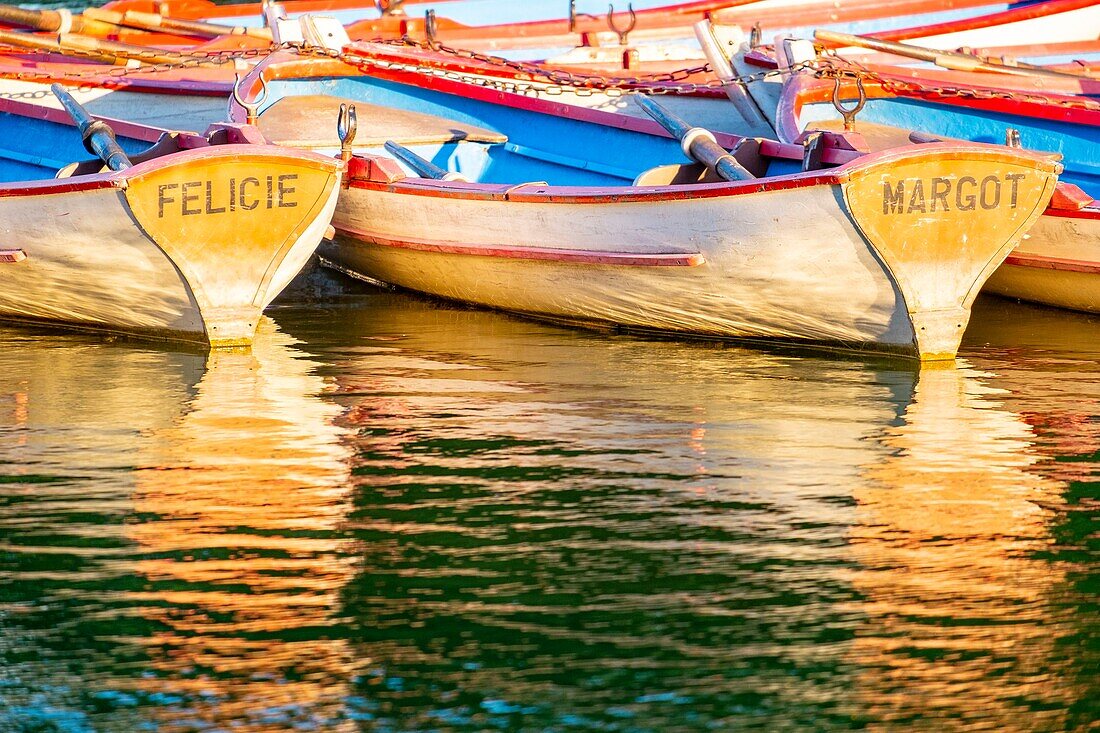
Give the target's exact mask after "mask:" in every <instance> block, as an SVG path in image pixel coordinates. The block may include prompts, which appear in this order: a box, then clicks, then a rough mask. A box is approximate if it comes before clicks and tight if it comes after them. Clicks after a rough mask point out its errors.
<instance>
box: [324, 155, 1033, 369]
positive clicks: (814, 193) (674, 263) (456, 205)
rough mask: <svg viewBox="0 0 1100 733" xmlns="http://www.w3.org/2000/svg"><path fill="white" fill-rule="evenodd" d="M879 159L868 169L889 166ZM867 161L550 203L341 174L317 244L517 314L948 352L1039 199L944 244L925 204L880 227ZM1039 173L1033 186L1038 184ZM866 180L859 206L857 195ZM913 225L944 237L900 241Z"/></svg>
mask: <svg viewBox="0 0 1100 733" xmlns="http://www.w3.org/2000/svg"><path fill="white" fill-rule="evenodd" d="M917 157H920V156H917ZM909 164H910V165H912V163H909ZM901 165H903V166H904V165H905V164H904V163H903V164H901ZM883 166H884V167H883V168H878V167H875V166H872V167H874V169H875V171H882V170H890V171H894V170H897V168H896V167H895V166H892V165H891V164H890V163H889V162H885V163H883ZM910 170H912V169H910ZM880 175H884V174H882V173H878V172H872V173H868V174H867V176H866V180H867V181H868V183H867V185H866V188H860V189H859V191H861V193H855V194H853V190H854V189H853V188H847V187H845V186H840V185H822V184H819V185H802V186H793V187H789V188H782V187H781V188H779V190H772V191H766V192H761V191H755V192H752V193H749V194H742V195H728V196H710V197H708V196H699V197H693V196H675V197H669V198H667V199H663V200H661V199H659V200H655V201H628V200H624V199H627V198H629V197H627V196H624V197H622V199H619V200H616V198H615V197H604V198H601V199H600V200H598V201H592V202H580V201H577V202H571V201H563V200H558V201H555V202H552V203H551V202H546V201H545V200H543V201H531V202H529V203H528V202H523V201H516V200H512V201H506V200H500V199H493V198H485V197H464V196H446V197H438V196H433V195H424V194H423V193H406V192H400V191H394V190H392V189H391V190H386V189H385V188H379V187H366V188H364V187H361V186H356V185H354V183H353V186H352V188H350V189H349V190H347V191H345V193H344V195H343V197H342V198H341V201H340V204H339V206H338V207H337V212H336V216H335V218H334V224H335V226H336V229H337V232H338V237H337V240H336V244H335V246H333V247H324V248H322V250H321V252H322V255H323V256H324V257H325V258H326V259H329V260H331V261H333V262H334V263H335V264H337V265H338V266H339V267H341V268H342V269H345V270H347V271H350V272H352V273H356V274H360V275H363V276H365V277H367V278H370V279H373V280H377V281H381V282H384V283H389V284H392V285H396V286H399V287H403V288H408V289H411V290H417V291H420V292H424V293H429V294H432V295H436V296H440V297H444V298H449V299H453V300H458V301H464V302H469V303H476V304H479V305H484V306H488V307H491V308H498V309H501V310H507V311H513V312H517V313H524V314H532V315H539V316H543V317H549V318H554V319H563V320H570V321H581V322H589V323H603V324H614V325H616V326H621V327H626V328H631V329H640V330H653V331H662V332H670V333H678V334H692V335H697V336H710V337H730V338H747V339H769V340H775V341H784V342H803V343H807V342H808V343H814V344H834V345H835V344H839V345H842V346H847V347H856V348H868V347H870V348H874V349H878V350H884V351H890V352H903V353H909V354H915V355H918V356H920V357H921V358H922V359H937V358H951V357H953V356H954V353H955V350H956V349H957V348H958V343H959V340H960V339H961V337H962V332H963V330H964V329H965V325H966V321H967V319H968V317H969V307H970V304H971V303H972V302H973V298H974V297H975V296H976V295H977V291H978V289H979V288H980V286H981V284H982V283H983V282H984V280H985V279H986V278H987V277H988V275H989V273H991V272H992V271H993V269H994V268H995V267H996V266H997V265H999V264H1000V262H1001V261H1002V260H1003V258H1004V257H1005V256H1006V255H1007V254H1008V252H1009V250H1010V249H1011V247H1012V245H1013V244H1014V241H1015V238H1017V237H1019V236H1020V235H1021V234H1022V233H1023V231H1026V227H1027V226H1029V225H1030V223H1031V222H1032V221H1034V218H1035V217H1036V216H1037V215H1038V209H1029V210H1028V211H1029V212H1030V213H1028V212H1025V211H1024V210H1021V211H1019V212H1017V213H1015V214H1013V215H1012V217H1011V218H1013V219H1015V223H1014V224H1009V223H1005V222H1001V223H997V224H995V225H993V226H995V227H998V228H997V229H996V230H995V231H994V230H993V229H988V230H987V229H985V224H982V225H981V226H979V228H978V229H972V230H970V236H969V239H968V237H967V236H966V235H964V236H963V237H962V240H961V242H960V243H959V244H955V243H953V242H952V241H950V240H951V236H952V234H954V235H958V232H957V231H954V232H946V231H945V230H933V229H926V228H924V227H925V226H927V227H935V226H938V224H937V223H935V222H933V221H932V219H935V217H932V219H929V220H927V221H925V222H924V223H923V224H921V225H919V228H918V229H916V230H913V232H904V231H901V232H900V233H899V234H898V236H897V237H896V242H897V244H895V243H889V242H883V241H882V237H881V236H880V235H881V232H882V231H883V227H886V229H887V230H889V228H890V227H892V226H897V224H896V223H894V224H891V223H890V222H897V221H898V220H891V219H889V218H888V217H883V216H882V215H881V214H878V213H875V210H874V207H875V206H878V207H879V208H881V206H882V204H881V203H874V201H875V199H874V197H875V196H879V195H880V194H881V183H880V182H881V180H883V179H882V178H880V177H878V176H880ZM885 175H890V174H885ZM848 185H853V186H854V185H855V184H848ZM857 188H858V187H857ZM1052 188H1053V181H1048V182H1047V183H1045V184H1041V189H1036V190H1037V191H1040V190H1041V193H1040V194H1039V195H1038V200H1042V201H1045V197H1048V196H1049V195H1050V190H1052ZM864 194H867V195H868V196H869V197H870V198H868V199H867V200H868V201H870V202H871V209H870V213H869V214H868V210H867V209H860V210H858V211H857V208H858V205H859V204H858V202H859V200H860V199H859V197H860V196H863V195H864ZM1038 200H1036V201H1033V202H1029V203H1030V204H1031V205H1032V206H1035V205H1037V203H1038ZM853 201H855V202H856V203H857V206H856V208H852V202H853ZM850 211H855V212H856V213H854V214H853V213H849V212H850ZM987 221H992V218H991V219H989V220H987ZM1006 221H1007V220H1006ZM857 222H858V223H857ZM884 222H885V223H884ZM410 231H411V232H414V233H415V238H414V237H413V236H410V234H409V232H410ZM868 232H870V234H868ZM914 232H915V233H916V234H915V235H916V236H918V237H924V236H929V237H933V238H935V237H937V235H941V236H942V238H943V239H944V240H945V241H944V242H943V243H942V245H941V244H937V245H931V246H924V245H923V244H913V243H912V240H910V239H909V238H910V235H911V234H913V233H914ZM872 240H873V241H872ZM905 241H910V244H908V245H907V244H901V243H902V242H905ZM916 241H919V239H918V240H916ZM915 249H916V250H920V251H917V252H914V250H915Z"/></svg>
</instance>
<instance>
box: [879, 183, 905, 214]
mask: <svg viewBox="0 0 1100 733" xmlns="http://www.w3.org/2000/svg"><path fill="white" fill-rule="evenodd" d="M882 213H883V214H904V213H905V181H904V180H901V181H898V185H897V188H891V187H890V184H889V183H888V182H886V183H883V184H882Z"/></svg>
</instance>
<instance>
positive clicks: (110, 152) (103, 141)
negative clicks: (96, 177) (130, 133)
mask: <svg viewBox="0 0 1100 733" xmlns="http://www.w3.org/2000/svg"><path fill="white" fill-rule="evenodd" d="M50 91H51V92H53V95H54V96H55V97H57V101H59V102H61V106H62V107H64V108H65V111H66V112H68V113H69V117H72V118H73V122H75V123H76V124H77V127H79V128H80V135H81V137H83V138H84V147H85V149H87V151H88V152H89V153H94V154H95V155H97V156H99V159H100V160H102V161H103V162H104V163H106V164H107V167H108V168H110V169H111V170H113V171H123V170H126V169H127V168H130V167H131V166H132V165H133V163H131V162H130V158H128V157H127V156H126V152H125V151H123V149H122V147H121V146H120V145H119V144H118V140H117V139H115V131H114V130H112V129H111V126H110V125H108V124H107V123H106V122H104V121H103V120H97V119H95V118H94V117H92V116H91V115H90V114H88V110H86V109H84V107H83V105H81V104H80V102H78V101H76V100H75V99H73V95H71V94H69V93H68V92H67V91H65V87H63V86H61V85H60V84H52V85H50Z"/></svg>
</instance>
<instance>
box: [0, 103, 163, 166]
mask: <svg viewBox="0 0 1100 733" xmlns="http://www.w3.org/2000/svg"><path fill="white" fill-rule="evenodd" d="M26 106H27V107H30V105H26ZM31 109H32V110H33V109H36V108H31ZM37 109H38V111H37V113H35V112H29V113H28V114H26V115H23V114H19V111H18V108H14V107H8V109H5V110H2V111H0V182H3V183H14V182H19V181H39V180H44V179H49V178H65V177H68V176H70V175H74V172H75V171H76V167H75V166H74V163H77V162H80V161H86V160H87V159H88V158H89V157H90V156H89V153H88V151H87V150H85V149H84V144H83V143H82V142H81V139H80V130H78V129H77V128H76V126H75V125H73V124H72V123H71V122H68V123H66V122H62V121H60V120H54V119H43V118H42V111H41V108H37ZM57 112H58V115H59V116H60V115H64V112H60V111H57ZM116 137H117V139H118V143H119V145H120V146H122V149H123V150H125V151H126V153H127V154H128V155H132V156H136V155H138V154H139V153H141V152H143V151H145V150H147V149H148V148H149V147H150V144H151V141H150V140H148V139H145V140H142V139H137V138H135V137H127V136H125V135H117V136H116ZM94 167H95V170H94V171H91V170H87V166H85V168H84V169H83V170H81V171H80V173H81V174H82V173H98V172H99V170H100V169H101V168H102V167H103V164H102V163H101V162H100V161H98V160H97V161H95V165H94Z"/></svg>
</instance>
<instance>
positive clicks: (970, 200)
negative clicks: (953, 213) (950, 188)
mask: <svg viewBox="0 0 1100 733" xmlns="http://www.w3.org/2000/svg"><path fill="white" fill-rule="evenodd" d="M965 185H970V186H971V187H972V188H973V190H974V191H977V190H978V181H977V179H975V178H972V177H971V176H963V177H962V178H960V179H959V182H958V183H956V184H955V208H956V209H958V210H959V211H973V210H974V207H975V206H977V205H978V197H977V195H975V194H974V193H963V186H965Z"/></svg>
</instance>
